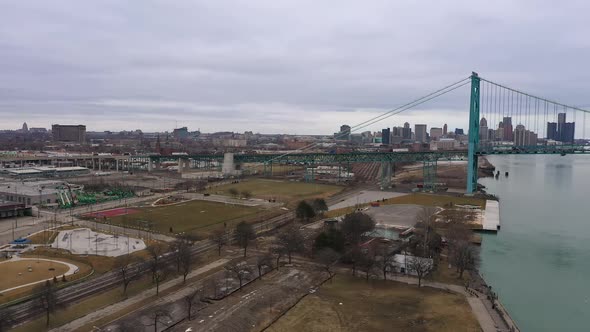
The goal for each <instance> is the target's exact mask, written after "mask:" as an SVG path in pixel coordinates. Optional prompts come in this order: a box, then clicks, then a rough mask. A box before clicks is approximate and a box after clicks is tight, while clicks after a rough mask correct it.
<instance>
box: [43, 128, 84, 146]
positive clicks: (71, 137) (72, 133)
mask: <svg viewBox="0 0 590 332" xmlns="http://www.w3.org/2000/svg"><path fill="white" fill-rule="evenodd" d="M51 134H52V136H53V140H54V141H57V142H78V143H84V142H86V126H84V125H59V124H54V125H52V126H51Z"/></svg>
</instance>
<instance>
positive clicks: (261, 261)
mask: <svg viewBox="0 0 590 332" xmlns="http://www.w3.org/2000/svg"><path fill="white" fill-rule="evenodd" d="M256 267H258V277H259V278H262V269H263V268H264V267H268V268H271V269H272V256H271V254H270V253H265V254H262V255H260V256H258V257H256Z"/></svg>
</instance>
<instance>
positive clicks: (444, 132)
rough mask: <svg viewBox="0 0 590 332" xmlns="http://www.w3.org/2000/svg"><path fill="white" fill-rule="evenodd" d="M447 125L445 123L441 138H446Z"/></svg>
mask: <svg viewBox="0 0 590 332" xmlns="http://www.w3.org/2000/svg"><path fill="white" fill-rule="evenodd" d="M447 129H448V127H447V124H446V123H445V125H444V126H443V136H447Z"/></svg>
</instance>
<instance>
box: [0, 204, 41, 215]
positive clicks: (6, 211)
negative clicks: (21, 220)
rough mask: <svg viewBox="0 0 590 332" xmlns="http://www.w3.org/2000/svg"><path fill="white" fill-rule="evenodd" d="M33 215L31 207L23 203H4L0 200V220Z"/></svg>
mask: <svg viewBox="0 0 590 332" xmlns="http://www.w3.org/2000/svg"><path fill="white" fill-rule="evenodd" d="M32 214H33V211H32V209H31V207H30V206H29V207H27V206H25V204H23V203H14V202H5V201H1V200H0V219H3V218H12V217H15V216H18V217H23V216H30V215H32Z"/></svg>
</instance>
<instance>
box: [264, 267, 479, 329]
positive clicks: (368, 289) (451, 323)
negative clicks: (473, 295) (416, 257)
mask: <svg viewBox="0 0 590 332" xmlns="http://www.w3.org/2000/svg"><path fill="white" fill-rule="evenodd" d="M268 331H269V332H279V331H280V332H283V331H286V332H288V331H293V332H295V331H311V332H314V331H315V332H324V331H325V332H328V331H350V332H353V331H355V332H356V331H410V332H412V331H437V332H455V331H480V327H479V324H478V322H477V320H476V319H475V316H474V315H473V313H472V312H471V308H470V307H469V304H468V303H467V300H466V299H465V297H463V296H462V295H458V294H453V293H447V292H444V291H441V290H437V289H432V288H428V287H422V288H418V287H417V286H416V285H408V284H403V283H398V282H394V281H383V280H371V281H369V282H366V281H365V280H364V279H362V278H355V277H352V276H340V275H338V276H337V277H336V278H335V280H334V281H333V282H327V283H325V284H324V285H323V286H322V287H321V288H320V289H319V290H318V291H317V292H316V293H315V294H310V295H308V296H307V297H306V298H304V299H303V300H302V301H301V302H299V303H298V304H297V305H296V306H295V307H293V308H292V309H291V310H290V311H289V312H287V314H286V315H285V316H283V317H281V318H280V319H279V320H278V321H277V322H275V323H274V324H273V325H272V326H271V327H270V328H269V329H268Z"/></svg>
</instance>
